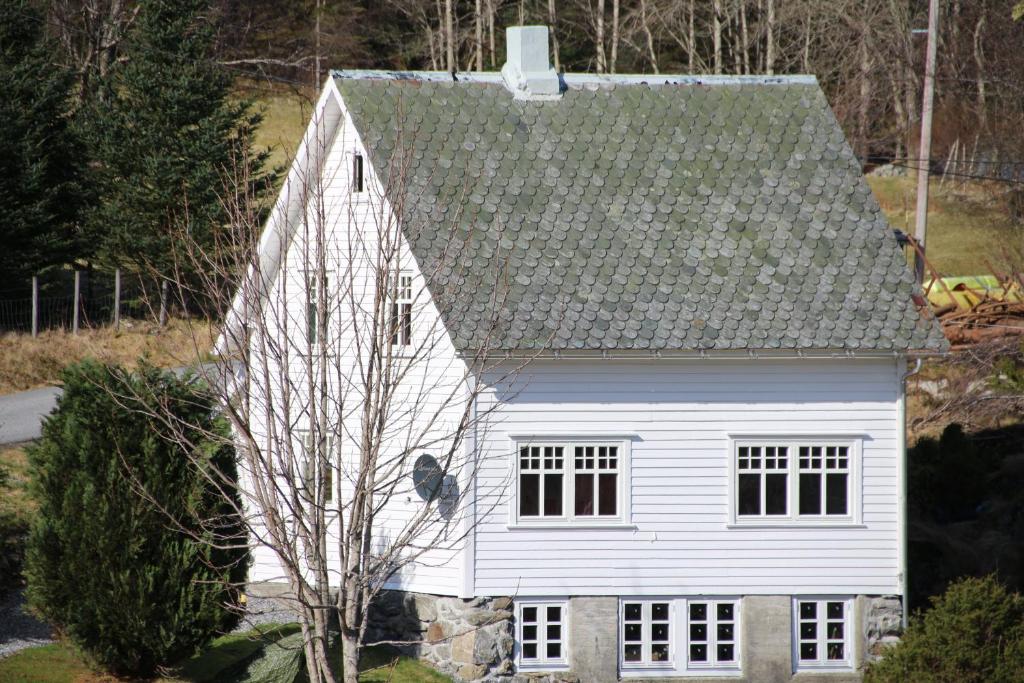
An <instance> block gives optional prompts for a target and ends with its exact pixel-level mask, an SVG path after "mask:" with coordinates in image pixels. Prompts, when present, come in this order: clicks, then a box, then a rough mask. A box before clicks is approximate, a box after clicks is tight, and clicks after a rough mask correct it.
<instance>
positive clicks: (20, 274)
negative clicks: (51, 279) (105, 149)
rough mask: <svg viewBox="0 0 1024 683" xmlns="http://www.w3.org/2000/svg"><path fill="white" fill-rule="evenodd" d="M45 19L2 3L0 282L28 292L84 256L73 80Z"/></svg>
mask: <svg viewBox="0 0 1024 683" xmlns="http://www.w3.org/2000/svg"><path fill="white" fill-rule="evenodd" d="M44 26H45V22H44V18H43V16H42V14H41V13H39V12H38V11H37V10H36V9H35V6H34V5H33V4H30V3H29V2H27V0H0V93H2V95H0V207H3V220H0V243H2V244H3V247H4V248H3V249H2V250H0V283H2V287H3V288H5V289H6V288H8V287H14V286H19V287H20V286H25V287H27V280H28V278H29V277H30V276H31V275H33V274H35V273H37V272H39V271H41V270H43V269H44V268H47V267H50V266H55V265H60V264H66V263H69V262H71V261H72V260H73V259H75V258H76V257H78V256H80V255H81V254H80V249H81V248H82V246H83V243H82V241H81V239H80V235H79V233H78V222H79V217H80V214H81V212H82V210H83V208H84V206H85V202H86V201H87V193H86V187H87V186H86V182H85V180H86V174H85V170H84V169H85V161H84V152H83V147H82V145H81V143H80V142H79V140H78V138H77V136H76V135H75V134H74V132H73V127H72V125H71V122H70V121H69V118H68V115H67V112H68V92H69V89H70V86H71V75H70V73H69V72H68V71H66V70H64V69H62V68H60V67H58V66H56V65H54V64H53V62H52V55H53V54H54V50H53V46H52V45H51V44H50V43H49V41H47V40H46V38H45V36H44V32H43V29H44Z"/></svg>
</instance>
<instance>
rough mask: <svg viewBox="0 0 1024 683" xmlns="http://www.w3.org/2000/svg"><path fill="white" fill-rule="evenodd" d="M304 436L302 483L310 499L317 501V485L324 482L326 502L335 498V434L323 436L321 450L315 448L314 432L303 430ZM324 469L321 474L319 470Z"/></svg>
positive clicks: (301, 432)
mask: <svg viewBox="0 0 1024 683" xmlns="http://www.w3.org/2000/svg"><path fill="white" fill-rule="evenodd" d="M299 434H300V435H301V437H302V485H303V488H304V489H305V491H306V495H307V496H308V497H309V500H310V501H316V493H317V492H316V486H317V484H318V483H319V482H320V481H321V477H322V480H323V482H324V491H325V493H324V502H326V503H329V502H331V501H332V500H333V499H334V435H333V434H328V435H326V436H323V437H322V438H321V444H322V445H321V448H320V449H319V452H317V449H315V448H314V444H313V432H311V431H309V430H305V429H303V430H301V431H300V432H299ZM318 469H322V472H320V476H317V470H318Z"/></svg>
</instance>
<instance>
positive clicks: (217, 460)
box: [25, 362, 248, 676]
mask: <svg viewBox="0 0 1024 683" xmlns="http://www.w3.org/2000/svg"><path fill="white" fill-rule="evenodd" d="M63 379H64V394H63V396H62V397H61V399H60V401H59V403H58V405H57V408H56V410H55V411H54V413H53V414H52V415H51V416H50V417H49V418H48V419H47V420H46V422H45V424H44V426H43V436H42V439H41V440H40V441H39V443H38V444H37V445H35V446H33V447H31V448H30V449H29V451H28V457H29V467H30V475H31V477H32V482H31V486H32V491H33V494H34V496H35V498H36V500H37V502H38V504H39V511H38V515H37V517H36V520H35V522H34V523H33V526H32V529H31V533H30V536H29V543H28V549H27V552H26V559H25V575H26V578H27V579H28V595H29V601H30V603H31V604H32V606H33V607H34V608H35V609H36V610H37V611H38V612H39V613H41V614H42V615H43V616H44V617H45V618H46V619H48V620H49V621H50V622H52V623H53V624H54V625H55V626H56V627H57V628H58V629H60V630H61V631H63V632H64V633H65V634H66V635H67V636H68V637H69V638H70V639H71V641H72V642H73V643H74V644H75V645H77V646H78V647H79V648H80V649H81V650H83V652H84V654H85V655H86V656H87V657H89V658H90V659H91V660H92V661H93V662H94V663H95V664H97V665H99V666H101V667H103V668H104V669H106V670H108V671H110V672H112V673H115V674H118V675H133V676H149V675H152V674H153V673H154V672H155V671H156V670H157V668H158V667H160V666H164V665H168V664H171V663H173V662H175V661H177V660H179V659H181V658H182V657H185V656H188V655H191V654H192V653H193V652H195V651H196V649H197V648H199V647H201V646H203V645H205V644H207V643H208V642H209V641H210V640H211V639H212V638H213V637H215V636H216V635H218V634H219V633H222V632H224V631H227V630H230V629H232V628H234V626H235V625H236V624H237V623H238V619H239V617H238V613H237V612H236V611H231V610H229V609H226V606H229V605H235V604H237V599H238V593H237V590H236V589H235V588H234V587H235V586H237V585H239V584H240V583H241V582H242V581H243V580H244V579H245V576H246V569H247V564H248V551H247V550H245V546H244V543H241V542H240V541H241V540H243V539H244V537H245V536H244V531H243V527H242V522H241V520H240V519H239V518H238V517H237V516H236V515H234V514H233V509H234V508H233V505H232V502H231V501H228V500H226V499H225V498H224V496H223V494H222V493H220V492H218V491H217V490H216V487H215V486H213V485H212V484H211V483H210V480H209V478H208V477H209V476H210V475H214V476H216V473H220V474H221V475H223V476H226V477H227V478H229V479H230V480H233V479H234V477H235V454H234V449H232V448H231V447H230V445H229V442H228V441H226V440H224V439H223V438H215V439H211V438H209V437H208V436H207V435H211V434H212V435H219V437H224V436H225V435H226V434H227V426H226V424H225V423H224V421H223V420H222V419H221V418H218V417H217V414H216V410H215V406H214V404H213V401H212V399H211V398H210V396H208V395H207V394H206V393H204V392H203V391H202V390H201V387H199V386H198V385H197V384H196V383H195V382H194V381H189V380H187V379H185V380H182V379H177V378H176V377H174V375H172V374H170V373H167V372H164V371H161V370H157V369H154V368H152V367H148V366H143V367H142V368H140V369H139V370H138V371H136V372H133V373H129V372H127V371H125V370H123V369H121V368H119V367H107V366H103V365H100V364H98V363H95V362H86V363H83V364H81V365H78V366H72V367H70V368H69V369H68V370H67V371H65V373H64V377H63ZM149 406H160V408H159V409H158V410H157V411H151V410H147V407H149ZM160 413H162V414H164V415H166V416H173V418H175V419H176V420H177V422H176V426H177V427H178V428H180V429H182V430H183V434H184V435H185V436H186V437H188V438H189V440H190V443H191V444H193V449H192V452H191V453H185V452H183V451H182V450H181V447H180V446H179V445H177V444H176V443H175V442H174V441H172V440H171V439H170V438H169V434H168V432H169V428H168V426H167V424H166V423H165V422H164V421H162V420H160V419H158V418H157V417H154V415H155V414H160ZM179 443H180V442H179ZM143 491H144V492H145V495H144V494H143V493H142V492H143ZM234 495H237V494H234ZM234 502H235V503H237V500H235V501H234ZM214 538H216V540H217V541H218V542H219V543H218V545H217V546H215V545H214V544H213V543H211V542H210V541H212V540H213V539H214Z"/></svg>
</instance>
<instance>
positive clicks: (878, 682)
mask: <svg viewBox="0 0 1024 683" xmlns="http://www.w3.org/2000/svg"><path fill="white" fill-rule="evenodd" d="M864 680H865V681H866V683H890V682H891V683H896V682H903V681H914V683H975V682H976V683H1003V682H1006V683H1010V682H1011V681H1021V680H1024V598H1022V597H1021V595H1020V594H1018V593H1011V592H1009V591H1007V590H1006V588H1005V587H1003V585H1002V584H1000V583H999V582H998V581H997V580H996V579H995V578H994V577H991V576H988V577H985V578H980V579H979V578H968V579H962V580H960V581H958V582H956V583H954V584H952V585H951V586H950V587H949V589H948V590H947V591H946V592H945V593H944V594H943V595H940V596H937V597H933V598H932V608H931V609H930V610H929V611H927V612H925V613H924V614H923V615H922V616H919V617H918V618H917V619H915V620H914V621H913V622H912V623H911V625H910V628H908V629H907V632H906V633H905V634H904V636H903V639H902V640H901V641H900V642H899V643H898V644H897V645H895V646H893V647H891V648H888V649H887V650H886V651H885V654H884V656H883V658H882V660H881V661H879V662H877V663H875V664H872V665H871V666H870V667H869V668H868V671H867V675H866V677H865V679H864Z"/></svg>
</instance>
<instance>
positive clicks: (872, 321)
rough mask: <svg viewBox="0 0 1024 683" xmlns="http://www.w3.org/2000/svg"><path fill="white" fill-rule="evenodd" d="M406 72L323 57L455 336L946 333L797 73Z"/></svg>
mask: <svg viewBox="0 0 1024 683" xmlns="http://www.w3.org/2000/svg"><path fill="white" fill-rule="evenodd" d="M410 76H411V75H410V74H405V75H404V77H403V75H397V76H391V77H381V76H380V74H372V73H366V74H360V72H336V73H335V74H334V78H335V82H336V84H337V86H338V89H339V91H340V92H341V94H342V96H343V98H344V101H345V105H346V107H347V108H348V110H349V113H350V115H351V117H352V120H353V122H354V124H355V126H356V128H357V130H358V132H359V134H360V136H361V138H362V141H363V144H364V145H365V146H366V148H367V151H368V154H369V155H370V161H371V163H372V164H373V166H374V169H375V170H376V172H377V174H378V175H379V176H380V177H381V178H382V180H383V181H384V183H385V185H386V186H388V187H389V188H391V189H390V190H389V192H390V193H393V192H395V191H397V190H396V189H395V188H397V187H398V186H401V187H402V188H403V189H402V191H401V193H402V197H401V198H398V197H396V196H392V197H391V201H392V203H393V204H394V205H395V206H396V207H398V213H399V215H400V218H401V220H402V221H403V226H404V229H405V230H406V236H407V238H408V239H409V242H410V246H411V249H412V251H413V254H414V256H415V257H416V259H417V261H418V263H419V265H420V268H421V269H422V270H423V271H424V272H425V273H429V276H428V281H429V283H430V288H431V291H432V293H433V295H434V298H435V300H437V303H438V307H439V309H440V311H441V314H442V318H443V320H444V323H445V325H446V326H447V328H448V330H449V331H450V333H451V335H452V338H453V340H454V342H455V345H456V347H457V348H458V349H459V350H462V351H465V350H473V349H475V348H478V347H479V346H480V345H481V344H488V345H489V346H490V347H491V348H500V349H517V350H540V349H551V350H572V349H587V350H627V349H628V350H652V351H653V350H670V349H671V350H676V349H681V350H700V349H706V350H726V349H729V350H737V349H792V350H796V349H805V350H811V349H831V350H850V351H858V350H886V351H944V350H945V349H946V348H947V345H946V341H945V339H944V337H943V335H942V333H941V331H940V330H939V327H938V325H937V324H936V323H935V322H934V320H931V319H923V318H922V317H921V316H920V314H919V313H918V311H917V309H916V308H915V306H914V304H913V302H912V300H911V295H912V293H913V292H914V291H915V285H914V282H913V277H912V275H911V273H910V271H909V269H908V268H907V266H906V264H905V262H904V260H903V256H902V253H901V252H900V251H899V248H898V246H897V244H896V241H895V239H894V237H893V235H892V232H891V229H890V227H889V225H888V223H887V222H886V219H885V218H884V216H883V215H882V213H881V211H880V209H879V206H878V204H877V202H876V201H875V199H874V197H873V196H872V194H871V191H870V189H869V188H868V186H867V183H866V182H865V180H864V178H863V175H862V173H861V169H860V166H859V164H858V162H857V160H856V159H855V158H854V155H853V153H852V151H851V149H850V147H849V145H848V144H847V142H846V140H845V138H844V136H843V133H842V131H841V130H840V128H839V126H838V124H837V122H836V120H835V118H834V117H833V115H832V112H831V110H830V108H829V106H828V103H827V101H826V100H825V97H824V95H823V94H822V92H821V90H820V89H819V88H818V86H817V84H816V82H814V81H813V79H806V78H804V79H785V78H778V79H770V80H765V81H762V82H751V79H736V80H735V82H733V83H724V82H723V81H725V80H727V79H719V82H718V83H717V84H715V85H704V84H701V83H700V82H699V81H697V80H696V79H691V80H690V81H687V82H678V83H677V84H661V85H659V84H654V83H651V84H646V83H640V82H637V81H634V82H631V83H625V84H624V83H612V82H601V83H600V85H598V84H597V82H596V80H595V82H594V83H593V84H585V83H582V82H577V83H575V84H574V83H573V82H572V81H570V85H569V87H568V88H567V89H565V90H564V92H563V95H562V97H561V98H560V99H558V100H554V101H522V100H514V99H513V97H512V94H511V93H510V92H509V91H508V90H506V89H505V87H504V86H503V85H501V84H500V82H487V81H483V80H477V81H470V82H466V81H465V80H463V81H456V82H453V81H452V80H451V78H450V77H448V78H447V79H440V78H434V79H428V78H418V77H414V76H413V77H410ZM660 78H664V77H659V79H660ZM567 80H568V79H567ZM399 169H402V170H399ZM399 175H400V176H401V177H400V178H399V177H398V176H399ZM436 225H442V226H446V227H444V228H442V229H430V226H436ZM407 226H420V227H417V228H414V229H411V228H410V227H407ZM453 228H454V230H455V234H457V235H458V239H457V240H456V242H457V248H453V243H452V242H451V241H450V237H451V235H452V232H451V230H452V229H453ZM442 235H443V236H442ZM501 269H505V270H504V273H505V274H504V275H499V276H498V277H505V278H507V279H506V280H505V281H506V282H507V285H503V287H505V289H504V291H503V292H502V293H501V294H500V296H499V297H498V302H497V304H496V303H495V299H494V292H493V288H492V287H488V286H486V285H485V284H483V283H486V282H488V281H490V280H489V278H493V277H495V276H496V275H495V274H496V273H497V272H498V271H500V270H501ZM492 324H493V325H492Z"/></svg>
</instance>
